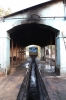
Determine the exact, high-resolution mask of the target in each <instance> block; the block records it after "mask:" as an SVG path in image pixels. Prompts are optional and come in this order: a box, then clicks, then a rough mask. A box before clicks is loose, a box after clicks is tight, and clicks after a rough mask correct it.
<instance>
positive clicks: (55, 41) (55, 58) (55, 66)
mask: <svg viewBox="0 0 66 100" xmlns="http://www.w3.org/2000/svg"><path fill="white" fill-rule="evenodd" d="M55 70H56V34H55Z"/></svg>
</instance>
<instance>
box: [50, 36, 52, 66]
mask: <svg viewBox="0 0 66 100" xmlns="http://www.w3.org/2000/svg"><path fill="white" fill-rule="evenodd" d="M50 46H51V47H50V50H51V54H50V66H51V67H52V36H51V40H50Z"/></svg>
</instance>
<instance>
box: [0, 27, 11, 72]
mask: <svg viewBox="0 0 66 100" xmlns="http://www.w3.org/2000/svg"><path fill="white" fill-rule="evenodd" d="M9 70H10V36H9V34H8V33H7V32H6V31H5V30H3V29H2V30H0V71H1V72H4V73H5V74H7V73H8V72H9Z"/></svg>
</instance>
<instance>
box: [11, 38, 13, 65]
mask: <svg viewBox="0 0 66 100" xmlns="http://www.w3.org/2000/svg"><path fill="white" fill-rule="evenodd" d="M11 67H13V39H12V65H11Z"/></svg>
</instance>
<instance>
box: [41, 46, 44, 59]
mask: <svg viewBox="0 0 66 100" xmlns="http://www.w3.org/2000/svg"><path fill="white" fill-rule="evenodd" d="M43 49H44V48H42V47H41V60H43V55H44V54H43V51H44V50H43Z"/></svg>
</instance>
